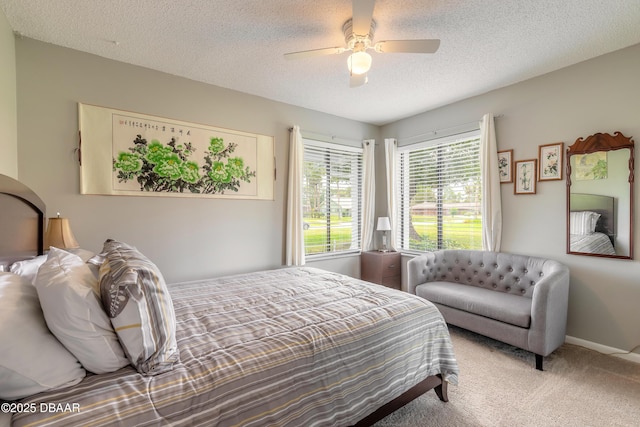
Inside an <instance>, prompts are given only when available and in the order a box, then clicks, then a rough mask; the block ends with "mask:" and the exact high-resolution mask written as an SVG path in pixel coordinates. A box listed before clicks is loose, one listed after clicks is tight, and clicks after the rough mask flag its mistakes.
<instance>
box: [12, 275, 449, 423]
mask: <svg viewBox="0 0 640 427" xmlns="http://www.w3.org/2000/svg"><path fill="white" fill-rule="evenodd" d="M169 290H170V292H171V297H172V299H173V303H174V307H175V312H176V318H177V325H178V329H177V342H178V348H179V349H180V362H179V363H177V364H176V365H175V367H174V369H173V370H172V371H170V372H165V373H162V374H159V375H157V376H151V377H145V376H142V375H140V374H138V373H137V372H136V371H135V370H134V369H133V368H131V367H126V368H123V369H121V370H119V371H117V372H114V373H111V374H101V375H91V376H87V377H86V378H84V380H83V381H82V382H80V383H79V384H77V385H75V386H73V387H70V388H67V389H62V390H59V391H51V392H47V393H42V394H39V395H35V396H32V397H30V398H26V399H23V401H22V402H24V403H36V404H37V407H38V409H41V408H48V412H47V411H45V412H39V411H38V412H36V413H23V414H16V415H14V417H13V425H16V426H25V425H33V426H36V425H37V426H44V425H47V426H48V425H59V426H73V425H77V426H114V425H120V426H158V425H176V426H177V425H189V426H193V425H206V426H214V425H219V426H243V427H245V426H247V427H248V426H265V425H270V426H305V427H310V426H345V425H350V424H353V423H355V422H357V421H358V420H360V419H362V418H364V417H365V416H366V415H368V414H369V413H371V412H373V411H374V410H375V409H377V408H378V407H380V406H382V405H383V404H385V403H386V402H388V401H390V400H391V399H393V398H395V397H397V396H398V395H400V394H402V393H403V392H404V391H406V390H408V389H409V388H411V387H412V386H414V385H415V384H417V383H418V382H420V381H421V380H423V379H425V378H426V377H427V376H430V375H435V374H442V375H443V376H444V378H445V379H446V380H447V381H448V382H450V383H454V384H456V383H457V373H458V367H457V363H456V360H455V358H454V354H453V349H452V345H451V341H450V339H449V333H448V330H447V326H446V324H445V322H444V320H443V319H442V316H441V315H440V313H439V312H438V310H437V309H436V308H435V307H434V306H433V305H432V304H431V303H429V302H427V301H426V300H423V299H421V298H418V297H416V296H414V295H409V294H407V293H403V292H400V291H396V290H392V289H388V288H385V287H382V286H378V285H373V284H369V283H366V282H362V281H359V280H356V279H353V278H350V277H347V276H343V275H340V274H335V273H330V272H326V271H322V270H318V269H314V268H307V267H303V268H286V269H279V270H271V271H264V272H258V273H251V274H244V275H236V276H229V277H225V278H218V279H212V280H206V281H198V282H190V283H182V284H175V285H170V286H169ZM52 368H53V367H52ZM433 396H434V399H435V398H436V396H435V394H434V395H433ZM50 403H53V404H62V405H65V404H70V406H69V407H66V408H65V407H64V406H62V407H60V406H58V407H55V408H56V409H57V410H56V411H51V409H53V408H54V407H51V406H50V405H49V404H50ZM71 405H73V406H71ZM64 409H68V410H66V411H65V410H64ZM58 410H60V411H58Z"/></svg>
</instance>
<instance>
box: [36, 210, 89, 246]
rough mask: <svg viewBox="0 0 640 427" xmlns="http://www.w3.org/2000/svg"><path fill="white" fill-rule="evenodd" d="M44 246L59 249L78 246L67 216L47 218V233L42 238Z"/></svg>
mask: <svg viewBox="0 0 640 427" xmlns="http://www.w3.org/2000/svg"><path fill="white" fill-rule="evenodd" d="M44 242H45V248H48V247H49V246H53V247H55V248H60V249H71V248H79V247H80V244H78V241H77V240H76V238H75V236H74V235H73V232H72V231H71V225H69V220H68V219H67V218H60V217H57V218H49V225H48V226H47V234H46V235H45V238H44Z"/></svg>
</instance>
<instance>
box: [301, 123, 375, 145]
mask: <svg viewBox="0 0 640 427" xmlns="http://www.w3.org/2000/svg"><path fill="white" fill-rule="evenodd" d="M291 131H293V128H292V127H290V128H289V132H291ZM300 134H301V135H302V137H303V138H309V139H313V138H317V139H318V140H320V141H324V142H347V143H351V144H357V145H360V144H362V140H358V139H351V138H343V137H339V136H336V135H326V134H322V133H317V132H309V131H306V130H303V129H300ZM364 139H369V138H364Z"/></svg>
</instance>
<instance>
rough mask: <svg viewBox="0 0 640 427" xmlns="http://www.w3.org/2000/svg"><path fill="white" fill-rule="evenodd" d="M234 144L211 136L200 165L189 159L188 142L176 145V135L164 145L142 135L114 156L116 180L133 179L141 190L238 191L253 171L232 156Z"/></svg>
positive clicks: (216, 192) (190, 153)
mask: <svg viewBox="0 0 640 427" xmlns="http://www.w3.org/2000/svg"><path fill="white" fill-rule="evenodd" d="M236 147H237V144H235V143H228V144H225V142H224V140H223V139H222V138H216V137H212V138H211V139H210V141H209V146H208V147H207V149H206V151H205V153H204V160H203V164H202V165H200V164H198V162H196V161H195V160H192V159H190V158H191V156H192V154H193V153H194V151H195V148H194V147H193V145H192V144H191V143H186V144H177V143H176V140H175V138H171V140H170V141H169V142H168V143H167V144H166V145H165V144H163V143H162V142H160V141H158V140H156V139H153V140H151V142H150V143H149V142H148V141H147V140H146V139H144V138H142V136H141V135H137V137H136V139H134V140H133V145H132V146H131V147H129V148H128V150H129V151H128V152H127V151H121V152H119V153H118V155H117V156H116V158H114V159H113V171H114V173H116V174H117V179H118V181H119V182H128V181H132V180H136V181H137V182H138V184H139V185H140V191H152V192H179V193H183V192H190V193H199V194H225V192H237V191H238V190H239V188H240V186H241V185H242V183H243V182H246V183H249V182H251V179H252V178H254V177H255V176H256V172H255V171H252V170H251V169H250V168H249V167H248V166H245V164H244V160H243V159H242V158H241V157H237V156H236V157H231V156H232V154H233V152H234V150H235V149H236Z"/></svg>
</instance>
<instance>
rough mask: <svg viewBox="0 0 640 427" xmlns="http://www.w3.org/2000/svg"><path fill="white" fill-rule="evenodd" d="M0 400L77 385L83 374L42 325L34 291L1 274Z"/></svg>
mask: <svg viewBox="0 0 640 427" xmlns="http://www.w3.org/2000/svg"><path fill="white" fill-rule="evenodd" d="M0 304H1V308H0V343H2V344H1V345H0V384H2V386H1V387H0V399H7V400H14V399H21V398H23V397H25V396H29V395H31V394H35V393H40V392H42V391H46V390H50V389H53V388H60V387H66V386H70V385H73V384H76V383H78V382H79V381H80V380H81V379H82V378H83V377H84V376H85V371H84V369H82V366H80V363H79V362H78V361H77V360H76V358H75V357H73V355H72V354H71V353H69V351H68V350H67V349H66V348H64V346H63V345H62V344H60V342H59V341H58V340H57V339H56V337H54V336H53V335H52V334H51V332H50V331H49V329H47V325H46V324H45V320H44V317H43V316H42V310H40V304H39V302H38V295H37V293H36V289H35V288H34V287H33V286H32V285H31V283H30V282H29V281H28V280H27V279H25V278H23V277H21V276H17V275H15V274H11V273H2V272H0Z"/></svg>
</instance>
